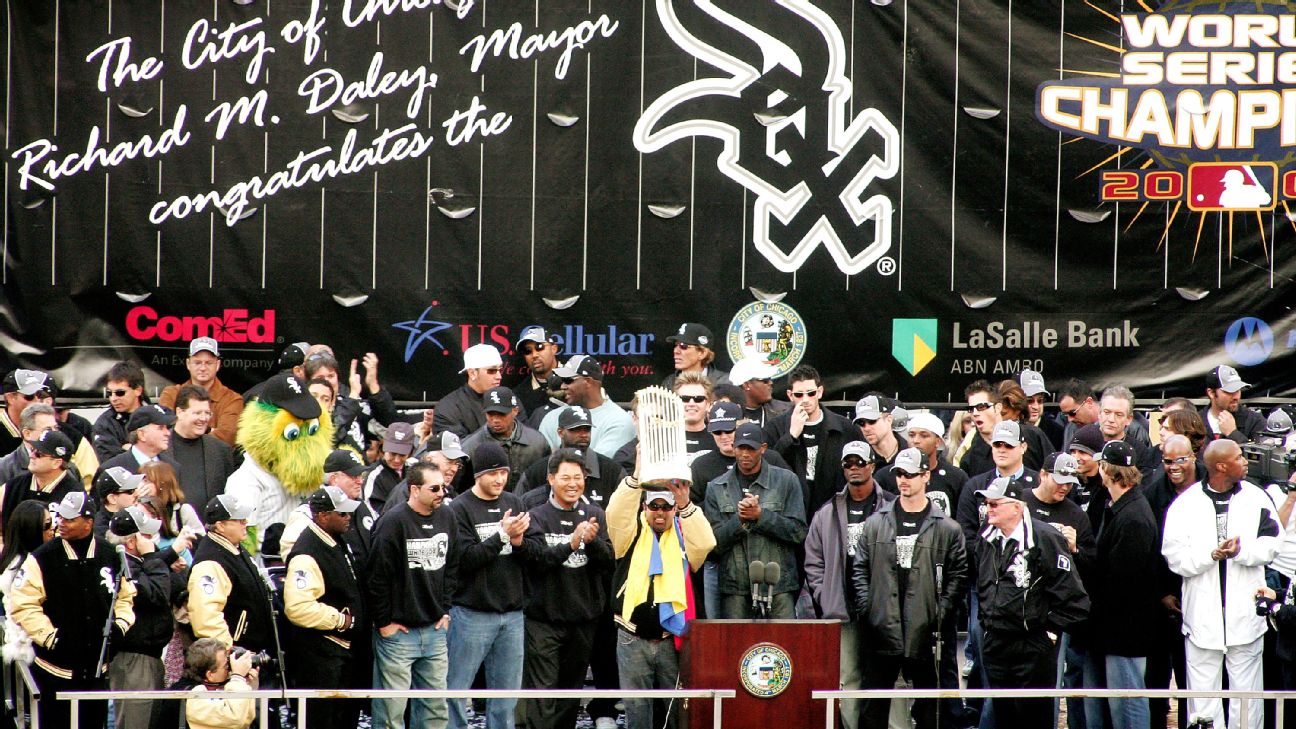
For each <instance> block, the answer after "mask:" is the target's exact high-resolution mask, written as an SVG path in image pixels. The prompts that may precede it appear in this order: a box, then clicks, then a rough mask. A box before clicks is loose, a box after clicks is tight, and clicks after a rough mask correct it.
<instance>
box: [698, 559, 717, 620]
mask: <svg viewBox="0 0 1296 729" xmlns="http://www.w3.org/2000/svg"><path fill="white" fill-rule="evenodd" d="M702 601H703V603H704V604H705V605H706V616H707V617H708V618H710V619H712V620H715V619H716V618H718V617H720V564H719V563H717V562H703V563H702Z"/></svg>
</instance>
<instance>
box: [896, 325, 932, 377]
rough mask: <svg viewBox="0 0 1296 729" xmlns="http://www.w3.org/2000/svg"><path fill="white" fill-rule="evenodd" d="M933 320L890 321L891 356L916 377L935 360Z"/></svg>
mask: <svg viewBox="0 0 1296 729" xmlns="http://www.w3.org/2000/svg"><path fill="white" fill-rule="evenodd" d="M936 331H937V324H936V320H935V319H892V320H891V356H892V357H895V358H896V361H897V362H899V363H900V364H902V365H904V368H905V369H906V370H908V371H909V374H911V375H916V374H918V373H919V372H922V369H923V368H924V367H926V366H927V365H929V364H931V361H932V360H934V359H936Z"/></svg>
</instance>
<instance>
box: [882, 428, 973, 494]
mask: <svg viewBox="0 0 1296 729" xmlns="http://www.w3.org/2000/svg"><path fill="white" fill-rule="evenodd" d="M908 430H909V444H910V445H912V446H913V447H914V448H917V449H918V450H919V451H920V452H921V453H922V455H923V462H924V463H926V464H927V473H928V474H929V475H930V480H929V481H928V482H927V498H929V499H931V500H932V501H934V502H936V503H937V504H938V505H940V508H941V511H943V512H945V514H946V515H949V514H953V513H954V512H955V506H956V505H957V504H958V498H959V494H961V493H962V492H963V484H965V483H967V480H968V476H967V474H966V473H964V472H963V469H961V468H958V467H956V466H954V465H951V464H950V462H949V461H947V460H945V459H944V458H942V457H941V448H943V447H944V446H945V423H943V422H941V419H940V418H938V417H936V416H935V415H932V414H931V413H918V414H917V415H913V416H910V418H909V424H908ZM878 481H879V482H881V484H882V488H884V489H886V490H887V491H890V492H891V493H893V494H894V493H898V492H899V487H898V486H897V485H896V477H895V474H894V473H893V472H892V470H891V469H889V468H887V469H884V470H881V471H879V472H878Z"/></svg>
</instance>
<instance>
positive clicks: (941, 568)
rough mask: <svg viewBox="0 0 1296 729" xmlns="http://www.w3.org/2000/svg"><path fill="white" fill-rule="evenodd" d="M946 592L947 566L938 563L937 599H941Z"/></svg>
mask: <svg viewBox="0 0 1296 729" xmlns="http://www.w3.org/2000/svg"><path fill="white" fill-rule="evenodd" d="M944 591H945V565H943V564H940V563H937V565H936V599H938V600H939V599H940V596H941V593H942V592H944Z"/></svg>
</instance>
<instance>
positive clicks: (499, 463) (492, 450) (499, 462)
mask: <svg viewBox="0 0 1296 729" xmlns="http://www.w3.org/2000/svg"><path fill="white" fill-rule="evenodd" d="M472 462H473V476H474V477H477V476H480V475H482V474H483V473H487V472H490V471H498V470H500V469H501V468H502V469H504V470H505V471H507V470H509V459H508V454H507V453H505V452H504V449H503V448H502V447H501V446H500V445H499V444H498V443H495V442H493V441H489V440H488V441H485V442H484V443H482V444H481V445H479V446H477V450H475V451H473V454H472Z"/></svg>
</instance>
